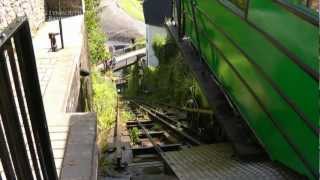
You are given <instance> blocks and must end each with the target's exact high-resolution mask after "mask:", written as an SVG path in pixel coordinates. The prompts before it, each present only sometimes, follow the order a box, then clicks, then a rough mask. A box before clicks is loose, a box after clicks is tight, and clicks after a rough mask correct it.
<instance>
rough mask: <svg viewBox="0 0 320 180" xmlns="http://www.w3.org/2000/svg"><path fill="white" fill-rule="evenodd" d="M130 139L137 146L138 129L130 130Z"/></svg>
mask: <svg viewBox="0 0 320 180" xmlns="http://www.w3.org/2000/svg"><path fill="white" fill-rule="evenodd" d="M130 139H131V141H132V143H133V144H139V141H140V138H139V129H138V128H136V127H134V128H132V129H131V130H130Z"/></svg>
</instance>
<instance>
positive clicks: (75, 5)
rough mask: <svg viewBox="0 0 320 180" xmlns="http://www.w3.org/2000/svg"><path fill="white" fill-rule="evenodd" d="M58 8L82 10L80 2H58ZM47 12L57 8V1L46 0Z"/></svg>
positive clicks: (75, 0) (73, 0) (76, 0)
mask: <svg viewBox="0 0 320 180" xmlns="http://www.w3.org/2000/svg"><path fill="white" fill-rule="evenodd" d="M60 3H61V4H60V6H61V8H62V9H64V10H79V9H81V8H82V0H60ZM46 7H47V8H48V10H50V9H51V10H57V9H58V7H59V1H58V0H46Z"/></svg>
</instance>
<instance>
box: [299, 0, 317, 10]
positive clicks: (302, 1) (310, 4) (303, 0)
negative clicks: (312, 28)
mask: <svg viewBox="0 0 320 180" xmlns="http://www.w3.org/2000/svg"><path fill="white" fill-rule="evenodd" d="M293 3H294V4H298V5H301V6H304V7H307V8H309V9H311V10H313V11H316V12H319V0H294V1H293Z"/></svg>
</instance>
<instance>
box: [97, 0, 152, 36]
mask: <svg viewBox="0 0 320 180" xmlns="http://www.w3.org/2000/svg"><path fill="white" fill-rule="evenodd" d="M99 11H100V12H99V17H100V21H101V25H102V29H103V31H104V32H105V33H106V35H107V36H108V38H109V41H121V42H129V41H130V40H131V39H132V38H137V37H141V36H145V34H146V25H145V23H144V22H142V21H138V20H136V19H134V18H132V17H131V16H129V15H128V14H127V13H126V12H125V11H123V10H122V9H121V8H120V7H119V6H118V4H117V0H102V1H101V4H100V9H99Z"/></svg>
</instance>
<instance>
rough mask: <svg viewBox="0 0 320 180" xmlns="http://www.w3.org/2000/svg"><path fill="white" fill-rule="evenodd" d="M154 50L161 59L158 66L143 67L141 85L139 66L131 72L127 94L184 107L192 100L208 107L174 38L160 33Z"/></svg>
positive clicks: (155, 41)
mask: <svg viewBox="0 0 320 180" xmlns="http://www.w3.org/2000/svg"><path fill="white" fill-rule="evenodd" d="M153 42H154V43H153V49H154V51H155V55H156V56H157V57H158V59H159V66H158V67H156V68H153V67H147V68H144V69H143V72H144V74H143V79H142V84H141V87H138V86H137V85H135V84H137V78H138V77H139V75H138V72H139V69H138V67H135V68H134V69H133V71H131V73H130V78H129V82H128V83H129V86H128V89H127V91H126V92H127V94H126V95H127V96H129V97H135V96H139V97H142V98H144V99H145V100H146V101H149V102H151V103H152V102H156V103H157V102H164V103H170V104H174V105H178V106H184V105H185V103H186V102H188V100H190V99H192V100H194V101H196V102H197V103H198V104H200V105H201V107H207V106H208V103H207V101H206V98H205V97H204V95H203V93H202V91H201V89H200V87H199V85H198V83H197V81H196V79H195V78H194V77H193V74H192V72H191V71H190V69H189V68H188V66H187V65H186V64H185V63H184V62H183V57H182V55H181V53H180V51H179V49H178V47H177V46H176V44H175V43H174V42H173V40H172V39H167V38H166V37H163V36H159V35H156V36H155V37H154V40H153Z"/></svg>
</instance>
